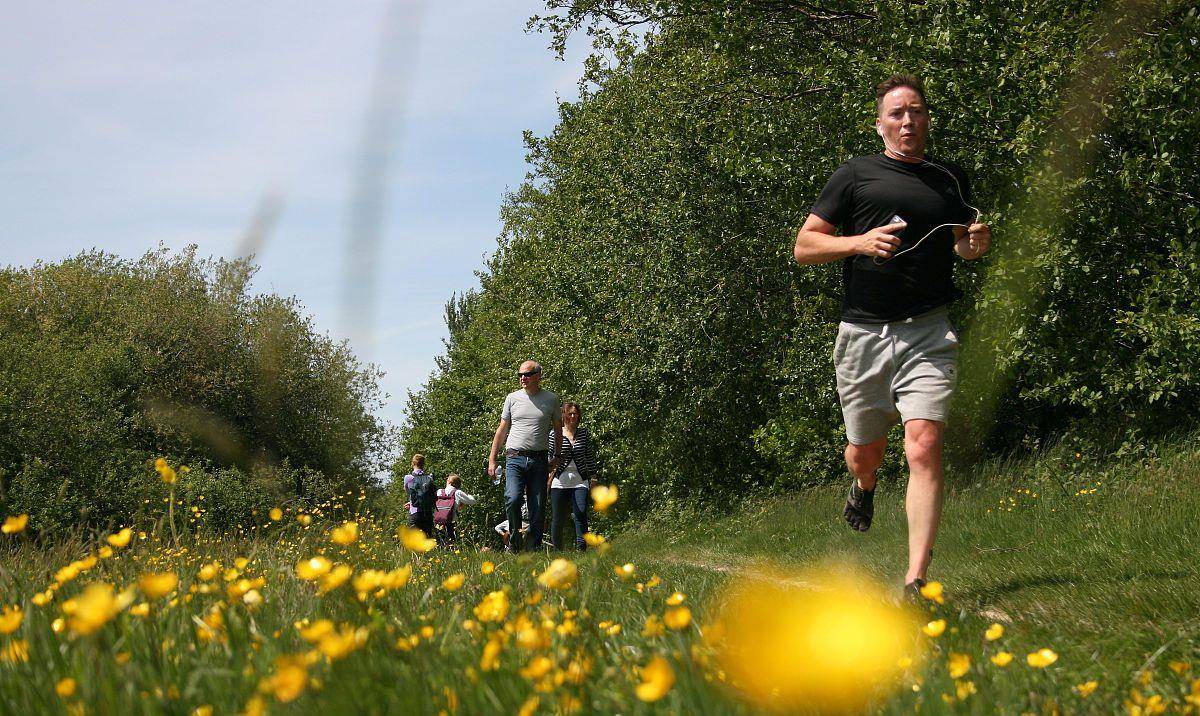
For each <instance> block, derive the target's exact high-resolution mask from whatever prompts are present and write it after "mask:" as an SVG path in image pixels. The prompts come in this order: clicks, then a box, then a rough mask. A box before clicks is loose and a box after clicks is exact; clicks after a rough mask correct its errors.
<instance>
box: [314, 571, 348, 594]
mask: <svg viewBox="0 0 1200 716" xmlns="http://www.w3.org/2000/svg"><path fill="white" fill-rule="evenodd" d="M353 574H354V568H353V567H351V566H350V565H348V564H337V565H334V567H333V569H330V570H329V572H328V573H327V574H323V575H321V586H320V587H319V588H318V589H317V594H328V593H330V592H332V591H333V590H335V589H337V588H338V587H340V586H342V585H343V584H345V583H346V582H348V581H350V577H351V576H352V575H353Z"/></svg>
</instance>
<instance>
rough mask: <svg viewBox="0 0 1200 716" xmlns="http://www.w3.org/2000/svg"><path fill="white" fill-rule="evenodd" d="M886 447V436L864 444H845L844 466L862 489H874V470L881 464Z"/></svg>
mask: <svg viewBox="0 0 1200 716" xmlns="http://www.w3.org/2000/svg"><path fill="white" fill-rule="evenodd" d="M886 448H887V438H885V437H884V438H879V439H878V440H876V441H875V442H873V443H867V444H866V445H855V444H853V443H847V444H846V467H848V468H850V474H851V475H853V476H854V479H855V480H857V481H858V486H859V487H860V488H862V489H863V490H868V491H869V490H874V489H875V472H876V471H877V470H878V469H879V466H880V465H882V464H883V451H884V450H885V449H886Z"/></svg>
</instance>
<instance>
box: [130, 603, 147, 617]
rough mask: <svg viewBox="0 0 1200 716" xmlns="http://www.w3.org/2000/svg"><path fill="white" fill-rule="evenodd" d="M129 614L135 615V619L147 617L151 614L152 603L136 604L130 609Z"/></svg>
mask: <svg viewBox="0 0 1200 716" xmlns="http://www.w3.org/2000/svg"><path fill="white" fill-rule="evenodd" d="M129 613H130V614H132V615H134V616H135V617H144V616H146V615H147V614H149V613H150V602H142V603H141V604H134V605H133V606H132V607H130V608H129Z"/></svg>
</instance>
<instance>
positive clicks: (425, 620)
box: [0, 461, 1200, 714]
mask: <svg viewBox="0 0 1200 716" xmlns="http://www.w3.org/2000/svg"><path fill="white" fill-rule="evenodd" d="M155 469H156V470H157V472H158V474H159V476H160V477H161V479H162V480H163V481H164V482H166V483H167V484H168V485H171V486H173V487H174V486H177V485H178V483H179V482H181V481H185V480H187V479H188V475H187V471H186V470H185V469H183V468H180V467H178V466H172V465H169V464H167V463H166V462H164V461H160V462H159V463H158V464H157V465H156V467H155ZM1109 479H1110V478H1109V476H1101V477H1099V478H1097V477H1094V476H1092V475H1090V474H1084V472H1083V471H1080V474H1079V475H1078V476H1077V480H1076V482H1077V483H1078V484H1074V483H1073V484H1072V485H1071V486H1070V487H1067V486H1062V485H1060V486H1059V487H1056V488H1054V490H1053V492H1052V493H1046V492H1045V488H1047V487H1051V485H1050V484H1049V483H1044V482H1043V483H1038V482H1024V483H1022V484H1021V485H1019V486H1013V487H1009V488H1007V489H1006V490H1005V491H1004V492H1003V495H1004V497H1003V499H999V496H998V493H997V492H996V491H995V490H992V491H982V492H980V493H979V494H973V495H968V496H966V497H958V498H955V497H952V498H951V500H950V505H949V508H948V511H947V516H948V525H955V524H958V525H959V526H962V523H963V520H962V519H961V518H962V514H961V513H962V512H963V511H964V510H965V511H967V512H968V513H969V514H970V515H972V516H973V517H972V521H986V520H999V521H1000V522H998V523H997V525H998V526H999V527H1000V529H1001V530H1003V531H1005V532H1008V531H1009V530H1011V528H1012V526H1013V525H1015V524H1017V522H1016V521H1017V520H1020V519H1027V520H1037V521H1039V522H1040V521H1042V520H1045V519H1047V518H1049V517H1050V516H1052V515H1057V514H1058V513H1059V512H1060V511H1061V510H1063V508H1065V507H1067V506H1070V505H1073V506H1074V507H1075V508H1076V509H1077V510H1078V511H1080V512H1083V513H1087V512H1088V511H1089V510H1091V511H1093V513H1094V516H1096V517H1103V514H1102V512H1095V511H1096V510H1097V509H1100V508H1098V507H1097V506H1098V505H1103V504H1104V503H1105V501H1104V498H1105V491H1106V489H1108V488H1106V487H1105V486H1104V485H1105V484H1106V483H1107V482H1108V481H1109ZM174 494H175V493H174V490H172V492H171V497H169V498H168V502H167V504H165V505H164V515H163V519H162V520H160V521H159V522H157V523H155V524H148V525H130V526H127V527H123V528H120V529H117V530H114V531H112V532H111V533H107V534H102V535H95V536H92V537H90V538H87V539H84V538H66V539H63V540H59V541H57V542H56V541H54V540H53V539H52V536H49V535H43V536H42V538H41V540H40V541H35V540H34V539H32V538H31V537H30V528H31V527H32V526H31V525H29V524H28V521H27V519H26V518H25V517H24V516H21V515H13V516H8V517H7V519H5V521H4V523H3V533H4V534H3V539H4V541H5V543H6V544H4V546H3V550H4V555H5V559H4V562H3V567H2V568H0V699H2V702H3V708H4V710H5V711H6V712H9V713H33V712H39V713H122V714H124V713H147V714H149V713H181V714H225V713H228V714H236V713H247V714H256V713H300V712H304V713H308V712H327V713H429V714H443V713H444V714H454V713H463V714H477V713H519V714H534V713H639V712H657V711H660V710H661V711H665V712H674V713H689V714H690V713H758V712H768V713H771V712H775V713H806V712H810V713H863V712H886V713H912V712H914V710H915V711H919V712H928V713H938V712H959V711H961V712H968V713H996V712H999V713H1090V712H1105V713H1108V712H1127V713H1131V714H1153V713H1197V712H1200V679H1197V678H1196V675H1195V674H1193V672H1192V666H1191V662H1190V660H1189V659H1188V658H1186V657H1187V654H1188V653H1189V650H1190V649H1191V648H1192V644H1191V633H1186V632H1183V633H1181V634H1182V639H1183V641H1181V640H1180V638H1181V637H1176V638H1175V639H1174V640H1172V639H1170V638H1169V637H1168V638H1166V639H1164V643H1165V646H1164V648H1162V649H1161V650H1159V651H1158V652H1157V653H1156V654H1154V655H1153V658H1151V659H1148V660H1147V661H1146V663H1145V666H1144V667H1143V668H1128V669H1124V670H1122V668H1117V669H1114V668H1112V665H1108V666H1105V665H1104V660H1105V658H1106V656H1105V654H1103V653H1102V650H1101V649H1097V650H1096V652H1095V653H1094V656H1093V658H1094V659H1095V660H1096V661H1095V663H1092V664H1089V663H1086V662H1083V663H1081V659H1080V657H1079V654H1080V653H1081V647H1083V652H1086V651H1087V645H1086V644H1080V643H1079V642H1080V641H1081V640H1080V639H1079V637H1078V635H1077V634H1075V633H1071V634H1066V633H1064V635H1063V636H1062V637H1060V638H1057V639H1056V638H1054V637H1053V636H1047V631H1046V630H1044V629H1040V628H1032V626H1031V625H1030V624H1029V623H1027V622H1025V620H1023V619H1022V615H1019V614H1014V613H1013V608H1012V606H1011V605H1008V604H1006V605H1004V607H1005V608H996V609H987V608H981V605H980V603H979V599H978V594H977V592H976V591H975V586H976V585H975V584H974V583H973V579H974V578H969V579H968V578H963V579H961V581H962V582H965V583H967V584H964V585H963V587H962V588H961V589H960V587H959V586H957V585H956V583H955V582H956V577H955V576H954V575H955V573H956V572H962V571H963V570H964V569H966V566H965V565H963V564H961V563H960V564H958V565H957V567H956V568H954V569H948V570H947V574H948V577H947V578H946V579H945V580H944V581H942V582H931V583H930V584H929V585H928V586H927V587H926V589H925V590H923V592H922V597H921V600H920V603H919V604H917V605H911V606H906V605H900V604H898V603H897V600H896V595H895V594H894V590H893V589H891V588H889V587H883V586H880V584H879V582H878V581H877V580H874V579H872V578H871V577H869V576H867V575H869V574H874V573H878V570H876V569H875V568H874V567H873V565H872V564H870V563H869V561H868V562H867V563H863V564H862V566H859V567H855V566H854V564H855V562H854V560H852V559H850V558H845V554H844V552H843V551H842V550H841V548H840V547H839V546H838V545H837V544H835V543H833V542H831V539H832V538H831V537H830V536H829V535H834V534H836V535H839V539H840V538H841V536H846V537H848V536H850V535H849V533H848V531H843V530H835V528H836V527H837V526H836V525H835V524H834V520H833V519H832V518H833V517H835V516H836V515H835V511H830V512H828V513H826V511H824V510H822V509H819V507H820V506H819V505H817V504H816V503H815V502H812V500H811V499H808V500H804V501H801V502H800V503H799V504H797V503H796V502H795V501H794V500H789V501H787V502H786V505H785V506H776V507H774V508H772V509H773V510H775V512H773V513H771V514H768V513H765V512H750V513H742V514H739V515H736V516H733V517H732V518H731V519H730V520H728V521H721V522H714V523H711V524H708V525H707V526H706V530H708V531H703V532H690V533H689V532H687V530H686V529H684V528H681V532H680V534H679V535H676V537H679V539H675V538H669V539H660V540H649V539H648V537H647V534H648V533H647V530H661V526H643V527H642V528H631V529H627V530H626V532H625V533H624V534H622V535H616V534H614V535H611V536H609V537H608V538H606V537H605V536H601V535H598V534H590V535H589V539H588V542H589V545H590V548H589V550H588V551H587V552H585V553H567V554H564V555H557V554H553V553H538V554H534V555H528V556H518V557H514V556H511V555H504V554H498V553H495V552H491V551H487V550H483V551H481V550H479V549H477V548H476V547H474V546H468V545H463V546H462V548H461V549H458V550H447V549H445V548H441V547H437V546H435V542H434V541H432V540H427V539H425V537H424V536H423V535H422V534H421V533H419V532H412V531H409V530H408V529H406V528H404V527H402V526H401V525H400V524H399V523H398V522H397V521H396V519H394V518H392V517H390V516H389V517H384V516H378V515H372V514H369V513H367V512H366V511H363V510H358V512H357V514H354V513H355V510H356V509H357V507H356V506H357V505H358V504H362V501H361V500H359V497H360V495H355V494H349V495H346V496H344V500H342V501H341V502H339V503H330V504H325V505H320V506H316V507H313V508H310V509H307V510H302V511H298V510H297V509H296V508H295V507H293V506H290V505H281V506H279V507H277V508H275V509H272V510H270V511H269V512H268V513H267V514H265V515H262V516H261V523H260V524H258V525H257V526H255V528H254V529H253V530H250V531H249V532H247V533H246V534H245V535H241V536H216V535H208V534H206V533H205V531H204V530H203V529H202V524H203V511H202V510H192V509H191V506H188V505H179V504H176V502H175V497H174ZM814 494H821V493H820V492H819V491H818V492H817V493H814ZM597 497H598V498H599V499H598V500H597V504H599V505H601V506H603V507H605V509H608V510H613V511H619V510H621V509H622V507H623V506H622V504H621V501H620V499H619V497H618V495H617V494H615V492H613V491H608V490H598V491H597ZM1124 497H1125V498H1126V499H1123V500H1119V501H1118V500H1113V501H1111V503H1110V504H1112V505H1116V504H1118V502H1120V503H1122V504H1129V500H1128V499H1127V498H1128V497H1129V496H1128V494H1126V495H1124ZM1043 503H1045V504H1043ZM1135 503H1136V501H1135ZM898 506H899V505H898V503H892V502H888V501H886V500H885V501H884V502H883V503H882V504H881V510H882V512H883V514H882V515H881V517H882V518H883V520H882V521H884V522H885V525H886V521H887V520H894V519H895V517H896V514H894V513H895V511H896V510H897V508H898ZM781 509H783V510H786V511H787V514H789V515H793V514H794V515H795V516H794V517H791V518H787V519H777V517H778V516H779V515H780V514H783V513H781V512H779V510H781ZM347 511H349V512H350V513H351V515H352V519H348V520H347V519H332V518H331V517H329V515H332V514H346V512H347ZM175 512H179V513H181V514H189V515H190V517H188V518H187V519H186V520H182V521H181V522H182V524H184V525H186V526H187V530H186V532H185V531H183V530H179V529H177V530H172V528H171V527H170V525H171V524H173V523H172V522H171V520H170V519H168V516H169V515H171V514H172V513H175ZM889 512H890V513H892V514H889ZM956 517H957V518H958V519H956ZM789 520H791V521H789ZM806 520H813V521H817V520H819V521H820V522H823V523H825V526H823V527H814V526H807V527H806V526H805V524H804V523H805V521H806ZM973 528H978V525H974V526H973ZM882 529H883V530H884V532H883V533H882V535H881V538H882V539H883V540H884V541H885V542H884V544H887V543H888V541H889V540H891V539H892V536H893V534H899V533H900V532H901V529H900V527H899V525H892V527H891V528H888V527H887V526H885V527H883V528H882ZM889 529H891V531H888V530H889ZM948 530H951V532H953V527H948ZM783 531H786V532H787V534H786V540H783V541H780V540H779V539H778V538H779V537H780V536H781V535H782V534H783ZM735 533H737V534H739V535H740V536H739V537H735V536H734V535H735ZM1068 533H1069V530H1068ZM873 534H874V533H873ZM755 538H757V539H762V540H766V541H767V542H768V543H770V542H771V541H772V540H774V541H775V544H774V547H775V549H773V550H770V551H765V550H763V549H761V544H757V543H755V542H753V541H746V540H753V539H755ZM797 538H799V539H800V540H801V541H802V542H803V543H804V546H803V547H800V548H798V547H796V546H795V544H796V543H795V540H796V539H797ZM739 539H740V540H742V541H740V542H739ZM955 539H956V538H955V537H953V536H951V537H950V538H948V539H947V540H946V541H947V543H948V544H947V547H948V551H950V552H953V550H954V549H955V547H954V544H955ZM976 539H978V538H976ZM651 545H652V546H651ZM1183 546H1184V547H1185V548H1186V545H1183ZM809 550H812V551H813V553H812V554H811V555H808V556H807V557H806V556H803V555H804V553H806V552H808V551H809ZM731 551H733V552H740V554H741V555H742V556H744V557H747V558H749V557H753V556H755V555H757V556H758V557H767V556H771V557H772V559H771V560H770V561H771V563H772V564H773V565H774V566H770V567H768V566H765V564H763V563H758V564H757V566H756V564H755V563H753V562H750V561H746V560H741V559H737V558H734V557H732V556H731ZM839 552H842V557H843V558H840V559H839V561H838V563H837V564H834V563H832V562H830V561H829V558H830V556H831V555H837V554H838V553H839ZM789 553H793V554H789ZM821 553H825V558H824V559H821V558H820V554H821ZM789 556H792V557H799V558H796V559H790V560H789ZM783 563H790V564H793V565H796V564H803V563H809V564H820V565H823V566H819V567H807V568H796V567H794V566H793V567H780V566H779V565H780V564H783ZM979 566H980V567H981V568H982V569H987V565H986V562H985V561H982V560H981V561H980V563H979ZM1031 606H1036V604H1035V605H1031ZM1046 608H1047V609H1052V608H1053V607H1052V606H1051V605H1049V601H1047V606H1046ZM1087 608H1088V607H1087V606H1086V605H1083V604H1081V605H1080V609H1081V610H1086V609H1087ZM1192 618H1193V619H1194V615H1193V617H1192ZM1035 621H1036V620H1035ZM1164 623H1166V621H1164ZM1112 629H1114V630H1117V631H1119V630H1120V629H1121V625H1119V624H1117V625H1112ZM1067 631H1070V630H1069V629H1068V630H1067ZM1050 633H1051V634H1052V633H1053V632H1050ZM1192 633H1194V632H1192ZM1144 656H1145V655H1143V654H1140V653H1139V654H1138V656H1137V659H1141V658H1144ZM1114 673H1116V674H1118V676H1114Z"/></svg>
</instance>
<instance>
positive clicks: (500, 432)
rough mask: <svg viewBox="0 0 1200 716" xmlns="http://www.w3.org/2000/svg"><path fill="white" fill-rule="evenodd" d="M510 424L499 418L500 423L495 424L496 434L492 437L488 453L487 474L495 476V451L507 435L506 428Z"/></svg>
mask: <svg viewBox="0 0 1200 716" xmlns="http://www.w3.org/2000/svg"><path fill="white" fill-rule="evenodd" d="M510 425H511V423H509V422H508V421H507V420H504V419H501V420H500V424H499V425H497V426H496V434H495V435H494V436H493V437H492V449H491V452H489V453H488V475H491V476H492V477H495V476H496V452H497V451H499V450H500V444H501V443H502V442H504V439H505V438H507V437H508V428H509V426H510Z"/></svg>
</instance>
